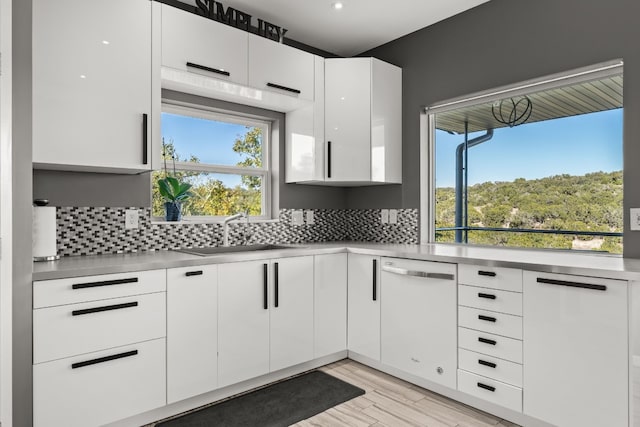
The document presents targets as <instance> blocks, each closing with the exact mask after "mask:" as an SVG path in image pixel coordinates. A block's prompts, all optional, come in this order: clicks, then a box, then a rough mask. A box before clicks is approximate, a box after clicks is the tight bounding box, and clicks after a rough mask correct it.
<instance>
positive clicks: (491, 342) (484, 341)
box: [478, 337, 498, 345]
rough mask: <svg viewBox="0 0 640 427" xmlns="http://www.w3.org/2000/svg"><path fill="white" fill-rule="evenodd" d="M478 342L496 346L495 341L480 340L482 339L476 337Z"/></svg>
mask: <svg viewBox="0 0 640 427" xmlns="http://www.w3.org/2000/svg"><path fill="white" fill-rule="evenodd" d="M478 341H479V342H481V343H484V344H490V345H496V344H498V342H497V341H495V340H490V339H488V338H482V337H478Z"/></svg>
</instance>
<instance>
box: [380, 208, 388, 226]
mask: <svg viewBox="0 0 640 427" xmlns="http://www.w3.org/2000/svg"><path fill="white" fill-rule="evenodd" d="M380 223H381V224H388V223H389V209H380Z"/></svg>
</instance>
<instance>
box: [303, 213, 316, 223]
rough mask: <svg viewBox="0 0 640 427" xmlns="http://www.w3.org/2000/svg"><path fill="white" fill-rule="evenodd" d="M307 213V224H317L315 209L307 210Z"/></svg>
mask: <svg viewBox="0 0 640 427" xmlns="http://www.w3.org/2000/svg"><path fill="white" fill-rule="evenodd" d="M305 213H306V215H307V218H306V220H307V225H312V224H315V223H316V219H315V218H314V216H313V211H306V212H305Z"/></svg>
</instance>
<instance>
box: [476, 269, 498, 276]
mask: <svg viewBox="0 0 640 427" xmlns="http://www.w3.org/2000/svg"><path fill="white" fill-rule="evenodd" d="M478 276H487V277H496V273H495V272H493V271H483V270H478Z"/></svg>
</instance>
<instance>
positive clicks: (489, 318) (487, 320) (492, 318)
mask: <svg viewBox="0 0 640 427" xmlns="http://www.w3.org/2000/svg"><path fill="white" fill-rule="evenodd" d="M478 319H480V320H484V321H485V322H495V321H496V318H495V317H491V316H484V315H482V314H478Z"/></svg>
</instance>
